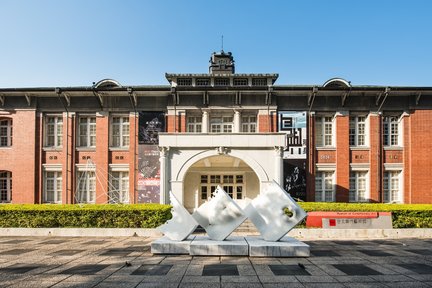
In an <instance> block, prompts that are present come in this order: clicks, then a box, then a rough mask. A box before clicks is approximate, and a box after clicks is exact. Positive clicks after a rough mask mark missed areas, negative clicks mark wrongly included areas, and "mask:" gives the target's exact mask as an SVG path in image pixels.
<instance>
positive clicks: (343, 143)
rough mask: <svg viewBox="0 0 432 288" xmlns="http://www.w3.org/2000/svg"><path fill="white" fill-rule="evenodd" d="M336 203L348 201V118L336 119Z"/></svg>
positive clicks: (345, 116)
mask: <svg viewBox="0 0 432 288" xmlns="http://www.w3.org/2000/svg"><path fill="white" fill-rule="evenodd" d="M335 121H336V125H335V126H336V202H348V199H349V194H348V193H349V174H350V166H349V156H350V151H349V116H348V115H339V116H337V117H336V120H335Z"/></svg>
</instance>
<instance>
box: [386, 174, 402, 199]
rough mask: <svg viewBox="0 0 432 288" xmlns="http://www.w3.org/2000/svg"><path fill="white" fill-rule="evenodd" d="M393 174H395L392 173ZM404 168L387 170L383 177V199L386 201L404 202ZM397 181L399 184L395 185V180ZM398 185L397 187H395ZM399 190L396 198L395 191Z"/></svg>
mask: <svg viewBox="0 0 432 288" xmlns="http://www.w3.org/2000/svg"><path fill="white" fill-rule="evenodd" d="M392 174H393V175H392ZM394 174H395V175H394ZM402 175H403V173H402V170H385V171H384V177H383V193H384V195H383V198H384V199H383V200H384V203H403V202H404V201H403V190H402V187H403V183H402V182H403V178H402ZM392 180H393V181H397V184H396V185H394V182H393V181H392ZM394 186H396V187H394ZM395 190H396V191H397V192H396V194H397V196H396V199H395V197H394V196H395V195H394V191H395Z"/></svg>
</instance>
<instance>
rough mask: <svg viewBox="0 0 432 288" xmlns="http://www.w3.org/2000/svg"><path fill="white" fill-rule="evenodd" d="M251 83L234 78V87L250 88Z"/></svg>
mask: <svg viewBox="0 0 432 288" xmlns="http://www.w3.org/2000/svg"><path fill="white" fill-rule="evenodd" d="M248 85H249V81H248V79H247V78H234V86H248Z"/></svg>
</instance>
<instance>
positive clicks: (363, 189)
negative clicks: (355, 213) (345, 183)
mask: <svg viewBox="0 0 432 288" xmlns="http://www.w3.org/2000/svg"><path fill="white" fill-rule="evenodd" d="M366 177H367V172H364V171H351V172H350V180H349V201H350V202H364V201H367V200H368V199H367V198H366V197H367V195H366V194H367V185H366V183H367V181H366V179H367V178H366Z"/></svg>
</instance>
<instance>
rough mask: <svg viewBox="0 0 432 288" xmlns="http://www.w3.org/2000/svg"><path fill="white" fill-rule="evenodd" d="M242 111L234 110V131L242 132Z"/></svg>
mask: <svg viewBox="0 0 432 288" xmlns="http://www.w3.org/2000/svg"><path fill="white" fill-rule="evenodd" d="M240 120H241V118H240V111H238V110H235V111H234V133H240V131H241V130H240V122H241V121H240Z"/></svg>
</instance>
